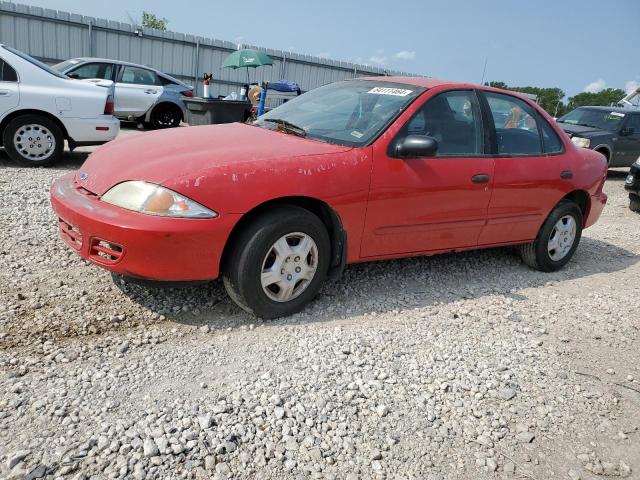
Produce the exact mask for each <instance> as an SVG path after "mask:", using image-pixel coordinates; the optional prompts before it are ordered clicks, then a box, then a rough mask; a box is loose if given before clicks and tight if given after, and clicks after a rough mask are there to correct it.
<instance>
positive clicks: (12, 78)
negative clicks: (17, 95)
mask: <svg viewBox="0 0 640 480" xmlns="http://www.w3.org/2000/svg"><path fill="white" fill-rule="evenodd" d="M0 81H1V82H17V81H18V74H17V73H16V71H15V70H14V69H13V67H12V66H11V65H9V64H8V63H7V62H5V61H4V60H2V59H1V58H0Z"/></svg>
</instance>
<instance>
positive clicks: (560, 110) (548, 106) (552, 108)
mask: <svg viewBox="0 0 640 480" xmlns="http://www.w3.org/2000/svg"><path fill="white" fill-rule="evenodd" d="M485 85H488V86H490V87H494V88H502V89H503V90H512V91H515V92H522V93H530V94H533V95H535V96H536V97H538V104H539V105H540V106H541V107H542V108H544V109H545V110H546V111H547V113H549V115H551V116H553V117H559V116H560V115H563V114H564V113H565V112H566V106H565V105H564V103H562V99H563V98H564V92H563V91H562V90H561V89H560V88H556V87H553V88H540V87H510V86H509V85H507V84H506V83H504V82H495V81H493V82H486V83H485ZM621 98H622V97H621Z"/></svg>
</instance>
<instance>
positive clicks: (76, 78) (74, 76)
mask: <svg viewBox="0 0 640 480" xmlns="http://www.w3.org/2000/svg"><path fill="white" fill-rule="evenodd" d="M67 77H69V78H73V79H74V80H78V79H79V78H80V77H79V76H78V74H77V73H73V72H71V73H67Z"/></svg>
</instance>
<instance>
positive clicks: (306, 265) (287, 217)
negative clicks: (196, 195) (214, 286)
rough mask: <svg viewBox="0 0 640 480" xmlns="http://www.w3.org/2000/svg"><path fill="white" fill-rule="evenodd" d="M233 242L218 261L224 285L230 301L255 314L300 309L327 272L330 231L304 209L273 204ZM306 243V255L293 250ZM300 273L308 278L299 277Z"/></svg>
mask: <svg viewBox="0 0 640 480" xmlns="http://www.w3.org/2000/svg"><path fill="white" fill-rule="evenodd" d="M283 239H284V242H285V243H282V241H283ZM308 239H311V240H312V242H309V241H308ZM232 241H233V247H232V249H231V250H230V251H229V252H228V255H226V258H225V262H224V265H223V273H222V278H223V282H224V286H225V288H226V290H227V293H228V294H229V296H230V297H231V299H232V300H233V301H234V302H235V303H237V304H238V305H239V306H240V307H241V308H242V309H244V310H246V311H247V312H249V313H251V314H253V315H256V316H258V317H261V318H264V319H272V318H278V317H284V316H287V315H291V314H293V313H296V312H299V311H300V310H302V309H303V308H304V307H305V305H306V304H307V303H309V302H310V301H311V300H312V299H313V298H314V297H315V296H316V294H317V293H318V290H319V289H320V287H321V286H322V283H323V282H324V280H325V278H326V276H327V271H328V269H329V261H330V255H331V245H330V241H329V234H328V233H327V229H326V228H325V226H324V224H323V223H322V221H321V220H320V219H319V218H318V217H317V216H315V215H314V214H312V213H310V212H309V211H307V210H305V209H303V208H300V207H296V206H281V207H276V208H274V209H272V210H271V211H269V212H268V213H266V214H264V215H262V216H260V217H258V218H257V219H256V220H255V221H253V222H252V223H251V224H249V225H248V226H247V227H246V228H245V229H244V230H242V231H241V232H240V234H239V235H238V236H237V237H235V238H234V239H232ZM303 241H304V242H303ZM296 242H298V243H296ZM314 246H315V249H314ZM276 247H277V248H276ZM307 247H309V250H308V251H309V254H308V255H306V256H305V255H297V253H299V252H298V251H297V249H298V248H301V249H302V250H301V252H306V251H307ZM280 252H281V253H280ZM280 262H282V264H281V265H280ZM279 265H280V266H279ZM299 269H300V270H299ZM312 270H313V272H312ZM296 272H300V273H296ZM305 272H306V275H307V277H310V278H306V279H303V278H302V276H303V275H304V274H305ZM269 273H271V274H272V277H273V278H272V277H270V276H268V274H269ZM263 276H264V277H263ZM263 280H264V284H265V285H264V286H263ZM272 281H273V283H269V282H272ZM281 285H282V286H283V287H284V288H280V286H281ZM289 294H291V296H290V297H288V295H289ZM278 298H279V299H278Z"/></svg>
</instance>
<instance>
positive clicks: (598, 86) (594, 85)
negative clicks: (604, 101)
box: [584, 79, 607, 93]
mask: <svg viewBox="0 0 640 480" xmlns="http://www.w3.org/2000/svg"><path fill="white" fill-rule="evenodd" d="M606 86H607V82H605V81H604V80H603V79H599V80H596V81H595V82H591V83H590V84H589V85H587V86H586V87H584V91H585V92H589V93H598V92H599V91H600V90H604V87H606Z"/></svg>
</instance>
